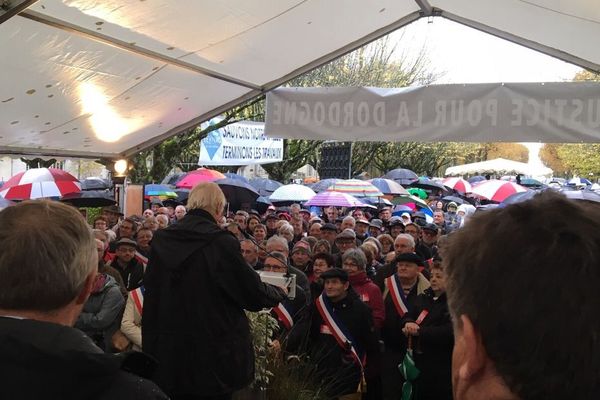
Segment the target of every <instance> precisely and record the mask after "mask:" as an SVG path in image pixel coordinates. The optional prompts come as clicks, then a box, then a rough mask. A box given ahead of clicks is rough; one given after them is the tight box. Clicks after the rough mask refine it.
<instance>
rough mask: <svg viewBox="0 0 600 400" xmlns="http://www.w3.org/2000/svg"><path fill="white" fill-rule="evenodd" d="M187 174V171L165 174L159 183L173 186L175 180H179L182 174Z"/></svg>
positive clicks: (175, 182)
mask: <svg viewBox="0 0 600 400" xmlns="http://www.w3.org/2000/svg"><path fill="white" fill-rule="evenodd" d="M186 175H187V172H175V173H174V174H169V175H167V176H165V178H164V179H163V180H162V182H161V185H171V186H175V185H176V184H177V182H179V181H180V180H181V178H183V177H184V176H186Z"/></svg>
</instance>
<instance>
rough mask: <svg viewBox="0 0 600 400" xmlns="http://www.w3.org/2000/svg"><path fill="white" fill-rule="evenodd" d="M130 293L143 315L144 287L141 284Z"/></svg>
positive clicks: (137, 308)
mask: <svg viewBox="0 0 600 400" xmlns="http://www.w3.org/2000/svg"><path fill="white" fill-rule="evenodd" d="M129 295H130V296H131V299H132V300H133V304H134V305H135V308H136V310H137V312H138V313H139V314H140V315H142V312H143V311H144V287H143V286H140V287H139V288H137V289H134V290H132V291H131V292H129Z"/></svg>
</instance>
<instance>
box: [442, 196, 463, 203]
mask: <svg viewBox="0 0 600 400" xmlns="http://www.w3.org/2000/svg"><path fill="white" fill-rule="evenodd" d="M442 201H444V202H446V203H450V202H451V201H453V202H455V203H456V204H465V203H467V204H468V203H469V202H468V201H466V200H465V199H463V198H462V197H456V196H444V197H442Z"/></svg>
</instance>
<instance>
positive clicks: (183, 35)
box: [0, 0, 600, 158]
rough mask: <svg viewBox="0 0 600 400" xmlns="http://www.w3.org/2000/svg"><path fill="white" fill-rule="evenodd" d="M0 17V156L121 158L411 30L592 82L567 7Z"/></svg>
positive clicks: (592, 51)
mask: <svg viewBox="0 0 600 400" xmlns="http://www.w3.org/2000/svg"><path fill="white" fill-rule="evenodd" d="M11 5H12V6H13V7H14V8H13V9H9V10H3V9H0V52H1V55H2V58H1V61H0V153H2V154H18V153H21V154H52V155H58V156H82V157H110V158H118V157H120V156H130V155H132V154H134V153H136V152H138V151H140V150H143V149H146V148H148V147H150V146H152V145H154V144H156V143H158V142H160V141H161V140H163V139H165V138H167V137H169V136H172V135H175V134H177V133H180V132H181V131H183V130H184V129H186V128H188V127H192V126H194V125H196V124H198V123H199V122H201V121H203V120H206V119H208V118H210V117H212V116H214V115H217V114H219V113H221V112H223V111H224V110H226V109H228V108H230V107H232V106H235V105H237V104H240V103H241V102H243V101H245V100H247V99H250V98H252V97H255V96H257V95H259V94H261V93H264V92H266V91H269V90H271V89H273V88H275V87H277V86H279V85H280V84H282V83H284V82H286V81H287V80H289V79H291V78H293V77H295V76H297V75H300V74H302V73H303V72H306V71H308V70H310V69H312V68H314V67H316V66H319V65H321V64H323V63H326V62H328V61H330V60H332V59H334V58H336V57H338V56H340V55H343V54H345V53H347V52H349V51H351V50H353V49H355V48H358V47H360V46H362V45H364V44H366V43H368V42H370V41H372V40H374V39H376V38H378V37H381V36H383V35H385V34H387V33H389V32H391V31H393V30H396V29H398V28H400V27H402V26H404V25H406V24H408V23H410V22H412V21H414V20H416V19H418V18H421V17H427V16H430V15H438V16H443V17H446V18H449V19H452V20H454V21H458V22H460V23H463V24H466V25H469V26H472V27H475V28H477V29H480V30H483V31H486V32H489V33H492V34H494V35H497V36H500V37H504V38H507V39H509V40H512V41H514V42H517V43H520V44H523V45H525V46H528V47H531V48H534V49H538V50H540V51H542V52H545V53H547V54H550V55H553V56H555V57H558V58H561V59H563V60H566V61H569V62H572V63H575V64H578V65H580V66H583V67H587V68H590V69H593V70H596V71H600V47H599V46H598V45H597V44H596V41H595V40H594V38H597V37H600V7H598V6H597V4H596V2H595V1H585V0H572V1H569V2H565V1H559V0H528V1H524V0H503V1H498V0H478V1H469V0H431V1H427V0H373V1H364V0H313V1H307V0H303V1H301V0H295V1H292V0H221V1H208V0H202V1H200V0H177V1H176V0H152V1H144V0H101V1H100V0H40V1H33V0H13V1H12V2H11Z"/></svg>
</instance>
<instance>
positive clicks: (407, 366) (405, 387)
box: [398, 336, 421, 400]
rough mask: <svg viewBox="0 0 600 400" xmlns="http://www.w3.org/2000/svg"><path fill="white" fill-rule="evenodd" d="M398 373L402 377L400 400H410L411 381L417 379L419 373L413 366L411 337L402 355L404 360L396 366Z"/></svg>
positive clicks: (411, 395)
mask: <svg viewBox="0 0 600 400" xmlns="http://www.w3.org/2000/svg"><path fill="white" fill-rule="evenodd" d="M398 369H399V370H400V373H401V374H402V376H403V377H404V383H403V384H402V400H411V399H412V398H413V384H412V383H413V381H414V380H416V379H417V378H418V377H419V374H420V373H421V371H419V369H418V368H417V366H416V365H415V361H414V359H413V350H412V337H411V336H409V337H408V349H407V350H406V353H405V355H404V359H403V360H402V362H401V363H400V365H398Z"/></svg>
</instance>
